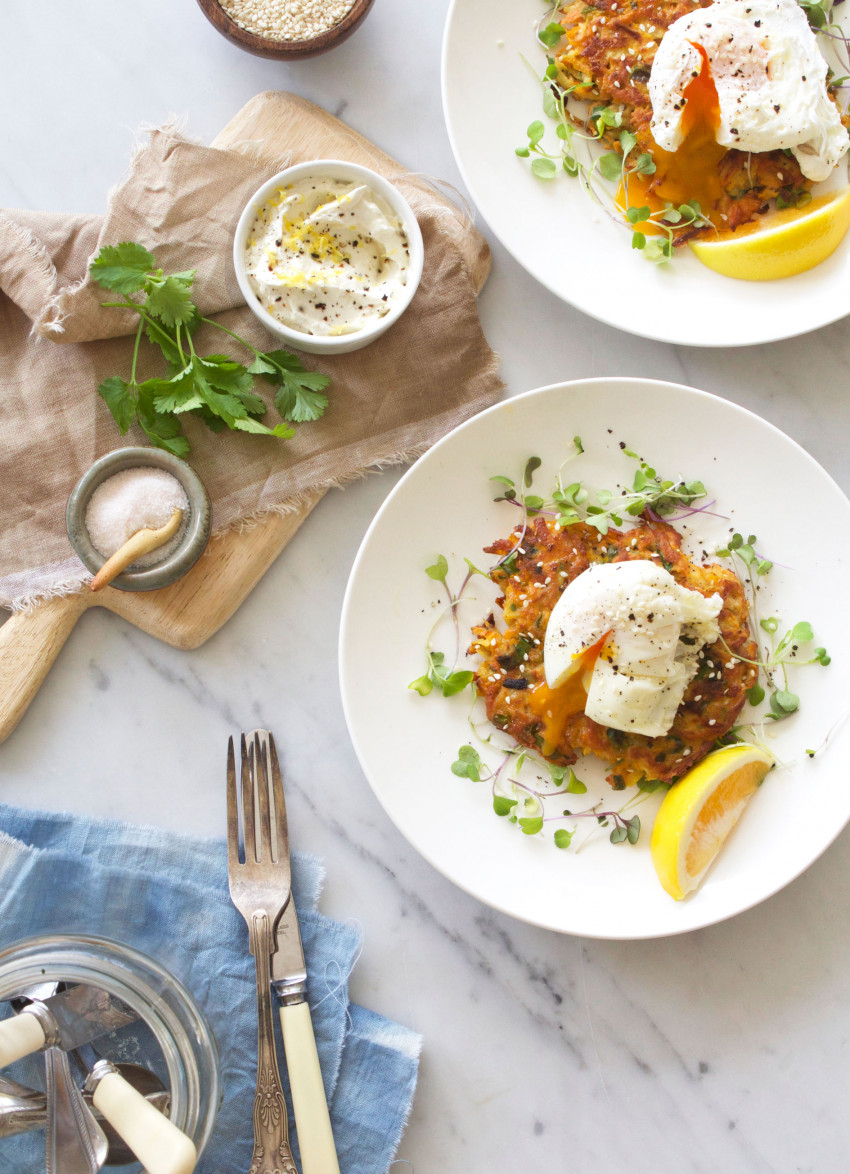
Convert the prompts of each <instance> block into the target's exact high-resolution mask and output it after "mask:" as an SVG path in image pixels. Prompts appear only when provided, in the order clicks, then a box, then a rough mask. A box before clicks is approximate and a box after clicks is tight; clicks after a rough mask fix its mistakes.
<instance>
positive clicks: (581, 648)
mask: <svg viewBox="0 0 850 1174" xmlns="http://www.w3.org/2000/svg"><path fill="white" fill-rule="evenodd" d="M722 606H723V600H722V598H721V596H720V595H719V594H714V595H711V596H709V597H708V598H706V597H705V596H704V595H701V594H700V593H699V592H698V591H692V590H691V589H690V588H688V587H682V586H681V585H680V584H679V583H677V582H676V580H675V579H674V578H673V576H672V575H671V574H670V573H669V571H666V570H665V569H664V568H663V567H660V566H657V565H656V564H655V563H654V562H651V561H650V560H648V559H633V560H628V561H626V562H618V563H601V564H596V565H594V566H591V567H589V568H588V569H587V570H586V571H583V572H582V573H581V574H580V575H578V576H577V577H576V578H575V579H573V581H572V582H571V583H570V584H569V585H568V586H567V587H566V589H565V590H564V592H563V594H562V595H561V596H560V598H559V599H558V602H557V603H556V604H555V607H554V608H553V609H552V614H551V616H550V617H549V623H548V625H547V628H546V636H545V640H544V645H543V665H544V670H545V673H546V686H547V689H548V692H549V694H550V695H551V696H552V698H553V699H554V698H555V697H560V698H561V699H562V702H563V703H564V704H565V705H566V706H568V707H569V708H570V710H571V712H580V711H581V708H582V706H581V704H580V703H579V704H576V702H577V699H578V698H581V697H585V696H586V700H585V701H584V706H583V708H584V712H585V714H586V716H587V717H589V718H592V720H593V721H595V722H598V723H599V724H600V725H602V726H607V727H609V728H611V729H615V730H624V731H625V732H627V733H632V734H646V735H647V736H648V737H650V738H656V737H660V736H661V735H663V734H666V733H667V731H668V730H669V729H670V727H671V726H672V724H673V720H674V718H675V716H676V710H677V709H678V708H679V706H680V705H681V703H682V698H683V697H684V694H685V689H686V688H687V686H688V683H689V682H690V681H691V680H692V679H693V677H694V676H695V675H696V673H697V671H698V669H699V654H700V651H701V649H702V648H703V646H704V645H705V644H709V643H712V642H713V641H715V640H716V639H717V637H718V635H719V633H720V629H719V627H718V624H717V616H718V615H719V614H720V610H721V607H722Z"/></svg>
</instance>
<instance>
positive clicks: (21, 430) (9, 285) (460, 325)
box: [0, 93, 502, 609]
mask: <svg viewBox="0 0 850 1174" xmlns="http://www.w3.org/2000/svg"><path fill="white" fill-rule="evenodd" d="M247 109H248V110H249V111H253V112H254V113H255V114H256V123H257V127H258V131H259V130H260V128H262V127H265V128H267V127H268V125H269V116H270V115H271V116H272V121H273V123H274V125H275V128H276V133H275V135H274V154H273V155H271V156H270V155H268V154H266V153H264V152H266V151H268V150H269V148H268V146H267V145H264V143H263V142H262V141H259V142H253V143H251V142H247V143H244V144H239V145H238V146H236V147H234V148H231V149H226V150H225V149H219V148H213V147H204V146H200V145H198V144H197V143H194V142H190V141H188V140H187V139H186V138H184V137H183V136H182V135H181V134H179V133H178V132H177V131H176V130H174V129H173V128H164V129H160V130H156V131H154V132H153V133H152V134H151V136H150V141H149V143H147V144H146V145H145V146H144V147H142V148H141V149H140V150H139V151H138V152H137V154H136V156H135V158H134V160H133V162H132V165H131V170H130V174H129V176H128V178H127V179H126V180H125V181H124V182H123V183H121V184H120V186H118V187H117V188H116V189H115V190H114V191H113V192H112V194H111V196H110V201H109V208H108V211H107V213H106V215H105V216H104V217H99V216H69V215H62V214H50V213H38V212H23V211H7V212H0V510H2V523H1V524H0V526H1V527H2V528H1V529H0V606H4V607H10V608H13V609H17V608H20V607H23V606H26V605H27V604H28V603H30V602H32V601H34V600H37V599H39V598H45V597H49V596H53V595H59V594H63V593H67V592H69V591H74V590H77V589H78V588H79V587H80V586H81V584H82V583H83V582H85V581H86V579H87V578H88V576H87V574H86V573H85V571H84V568H83V567H82V564H81V563H79V561H78V560H77V559H76V558H75V557H72V552H71V549H70V546H69V543H68V539H67V535H66V533H65V525H64V510H65V503H66V501H67V498H68V494H69V492H70V491H71V489H72V488H73V486H74V484H75V482H76V481H77V480H78V478H79V477H80V476H81V475H82V473H83V472H84V471H85V470H86V469H87V468H88V466H89V465H90V464H91V463H92V462H93V461H94V460H96V459H97V458H98V457H99V456H102V455H103V454H104V453H105V452H108V451H110V450H112V449H114V448H118V447H120V446H121V445H123V444H144V443H146V440H145V437H144V435H143V434H142V433H141V431H140V430H138V429H137V428H136V427H135V426H134V427H133V429H132V430H131V432H130V433H128V435H127V436H126V437H125V438H123V439H122V437H121V436H120V435H119V433H118V430H117V428H116V426H115V424H114V422H113V420H112V417H111V416H110V414H109V412H108V410H107V408H106V405H105V404H104V403H103V402H102V401H101V399H100V398H99V396H98V395H97V394H96V389H97V386H98V384H99V383H100V382H101V381H102V380H103V379H104V378H106V377H107V376H110V375H121V376H123V377H125V378H126V377H127V373H128V372H129V369H130V359H131V354H132V348H133V335H134V332H135V328H136V324H137V320H136V319H135V315H133V314H130V313H125V312H123V311H120V310H107V309H103V308H102V307H101V305H100V303H101V302H102V301H107V300H111V298H110V296H109V294H108V293H107V292H106V291H104V290H102V289H100V288H99V287H97V286H95V285H93V284H91V283H90V281H89V279H88V276H87V268H88V263H89V261H90V259H91V258H92V257H93V256H94V255H95V254H96V253H97V252H98V250H99V249H100V247H101V246H102V245H104V244H118V243H119V242H122V241H128V240H132V241H138V242H139V243H140V244H142V245H144V246H145V247H147V248H148V249H149V250H150V251H151V252H153V253H154V254H155V256H156V260H157V263H158V264H159V265H161V266H162V268H163V269H164V270H166V271H179V270H184V269H197V271H198V273H197V277H196V279H195V285H194V290H193V296H194V299H195V301H196V302H197V303H198V305H199V307H200V309H201V311H202V312H203V313H204V314H205V315H207V316H210V317H215V318H216V320H217V321H218V322H221V323H222V324H223V325H225V326H227V327H228V328H230V329H232V330H235V331H236V332H237V333H238V334H241V335H243V336H244V337H245V338H247V339H248V340H250V341H251V342H252V343H254V345H256V346H258V347H259V348H260V349H271V348H272V347H274V346H276V345H279V343H277V342H276V341H275V340H274V339H273V338H272V337H271V336H270V335H269V334H268V333H267V332H266V331H265V330H264V328H263V327H262V326H261V325H260V324H259V323H258V322H257V321H256V319H255V318H254V316H253V315H252V313H251V312H250V311H249V310H248V309H247V307H246V306H245V305H244V302H243V299H242V297H241V294H240V292H239V288H238V286H237V284H236V279H235V277H234V274H233V268H232V262H231V248H232V239H233V233H234V230H235V227H236V222H237V220H238V218H239V214H240V212H241V211H242V208H243V207H244V205H245V204H246V203H247V201H248V199H249V198H250V196H251V195H252V193H253V192H254V191H255V190H256V189H257V188H258V187H259V186H260V185H261V184H262V183H263V182H264V181H265V180H266V179H267V178H268V177H269V176H271V175H273V174H274V173H275V172H276V171H278V170H280V169H281V168H282V167H284V166H286V165H288V164H289V163H297V162H301V161H302V160H305V159H311V158H318V157H322V156H324V157H325V158H346V159H351V160H354V161H357V162H363V163H366V164H367V165H369V166H372V167H373V168H375V169H376V170H379V171H382V172H383V173H384V174H385V175H387V177H388V178H389V179H391V180H393V181H394V182H395V183H397V185H398V187H399V188H400V189H401V191H402V192H403V193H404V195H405V196H406V197H407V199H408V200H409V201H410V203H411V205H412V206H413V208H414V210H415V212H416V215H417V218H418V220H419V223H420V226H421V229H422V235H423V238H424V242H425V269H424V273H423V277H422V282H421V285H420V287H419V290H418V292H417V294H416V296H415V298H414V300H413V302H412V304H411V306H410V308H409V309H408V311H407V312H406V313H405V314H404V315H403V317H402V318H401V320H400V321H399V322H398V323H397V324H396V325H395V326H394V327H392V328H391V329H390V330H389V331H388V332H387V333H386V334H385V335H383V337H382V338H380V339H379V340H378V341H377V342H375V343H373V344H372V345H371V346H368V347H366V348H364V349H363V350H361V351H356V352H354V353H353V354H348V355H341V356H338V357H334V358H324V357H320V356H312V355H305V356H303V358H304V363H305V366H307V367H308V368H310V369H318V370H322V371H324V372H326V373H327V374H328V375H329V376H330V378H331V386H330V388H329V389H328V395H329V400H330V403H329V407H328V410H327V412H326V414H325V416H324V417H323V418H322V419H321V420H319V421H316V422H314V423H309V424H303V425H300V426H299V427H298V429H297V432H296V435H295V437H294V438H293V439H291V440H286V441H280V440H273V439H267V438H263V437H255V436H247V435H243V434H240V433H229V432H228V433H225V434H218V435H214V434H212V433H210V432H208V431H207V429H206V427H205V426H204V425H203V423H201V422H200V421H195V420H189V421H187V422H186V433H187V436H188V438H189V441H190V443H191V446H192V452H191V455H190V457H189V463H190V464H191V465H192V466H193V467H194V468H195V469H196V471H197V472H198V473H199V475H200V477H201V479H202V480H203V481H204V483H205V484H206V486H207V488H208V490H209V493H210V497H211V498H212V501H213V530H214V532H215V533H221V532H222V531H224V530H226V529H228V528H230V527H232V526H234V525H239V524H241V523H244V522H245V520H247V519H256V518H257V517H259V516H261V515H262V514H263V513H265V512H269V511H278V512H281V511H287V510H290V509H293V508H297V506H298V504H299V503H300V501H302V500H303V496H304V495H305V494H307V493H308V492H309V491H311V490H315V489H318V488H327V487H330V486H335V485H341V484H344V483H345V482H346V481H347V480H349V479H351V478H352V477H354V476H357V475H358V474H361V473H363V472H364V471H365V470H367V469H370V468H376V467H380V466H382V465H385V464H390V463H397V462H401V461H409V460H411V459H413V458H414V457H415V456H417V455H418V454H419V453H421V452H423V451H424V450H425V449H426V448H428V447H429V446H430V445H431V444H433V443H434V441H436V440H437V439H438V438H439V437H440V436H442V435H443V434H444V433H445V432H447V431H448V430H449V429H451V428H453V427H454V426H455V425H456V424H459V423H460V422H461V421H463V420H465V419H466V418H468V417H469V416H471V415H473V414H475V413H476V412H478V411H480V410H481V409H482V408H484V407H487V406H488V405H489V404H491V403H493V402H494V401H495V400H496V399H497V398H498V396H499V393H500V391H501V388H502V383H501V381H500V379H499V377H498V359H497V357H496V356H495V355H494V353H493V352H492V351H491V350H490V348H489V347H488V345H487V343H486V340H485V338H484V335H483V333H482V331H481V326H480V323H479V319H478V306H477V302H476V294H477V293H478V291H479V290H480V288H481V286H482V285H483V282H484V280H485V278H486V275H487V271H488V268H489V253H488V250H487V246H486V243H485V242H484V240H483V238H482V237H481V236H480V234H479V233H477V232H476V231H475V229H474V228H473V227H472V224H471V222H470V221H469V219H468V217H467V216H466V215H465V214H464V213H463V212H461V211H460V210H459V209H458V208H456V207H455V206H454V205H453V204H451V203H450V202H449V201H448V200H447V199H446V198H445V197H444V196H443V195H442V194H441V193H439V192H438V191H436V190H435V189H434V188H433V186H432V185H430V184H429V183H428V182H426V181H424V180H422V179H421V178H420V177H417V176H415V175H412V174H409V173H406V172H404V171H403V170H401V169H400V168H399V167H398V165H396V164H394V163H393V161H392V160H390V159H389V158H388V157H387V156H385V155H383V154H382V153H381V152H379V151H378V150H377V148H375V147H373V146H372V145H371V144H369V143H367V142H366V140H365V139H363V138H361V137H360V136H359V135H357V134H355V133H354V132H353V131H351V130H350V129H349V128H348V127H345V126H344V125H343V124H342V123H340V122H338V121H337V120H336V119H333V118H331V116H330V115H328V114H327V113H326V112H325V111H323V110H321V109H319V108H318V107H316V106H313V105H312V104H311V103H308V102H305V101H304V100H303V99H300V98H296V97H295V96H293V95H291V94H283V93H274V94H265V95H261V96H260V97H259V98H257V99H255V100H254V102H253V103H252V104H251V105H250V106H249V107H248V108H247ZM243 113H244V112H243ZM245 126H246V128H247V131H248V137H249V138H250V137H251V118H250V117H249V118H248V119H247V121H246V122H245ZM281 143H285V144H286V147H285V151H286V153H285V155H284V157H283V158H281V155H280V151H281ZM206 330H207V332H208V333H207V335H206V336H205V335H204V334H203V333H201V334H200V335H199V339H200V346H199V349H200V347H204V348H206V350H207V351H220V350H222V349H223V348H222V345H221V338H222V335H221V332H220V331H215V330H213V329H212V328H209V327H207V328H206ZM228 350H231V348H228ZM231 353H233V354H234V355H235V356H237V357H240V358H241V357H243V356H242V353H240V348H238V346H237V344H236V343H234V344H233V347H232V351H231ZM160 362H161V360H158V359H157V357H156V356H154V355H153V354H150V355H147V356H146V358H145V364H146V365H145V366H144V367H142V369H141V370H140V372H139V374H140V376H141V377H145V378H147V377H149V376H152V375H155V374H160V373H162V370H161V366H160V365H159V363H160ZM257 391H258V392H259V393H260V394H264V396H265V398H266V399H267V402H268V403H269V405H270V409H271V410H270V413H269V417H268V419H269V420H271V421H272V422H274V420H276V419H277V415H276V413H275V411H274V409H273V407H271V396H270V395H268V393H267V392H265V391H264V389H263V385H262V382H261V381H259V382H258V384H257Z"/></svg>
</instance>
